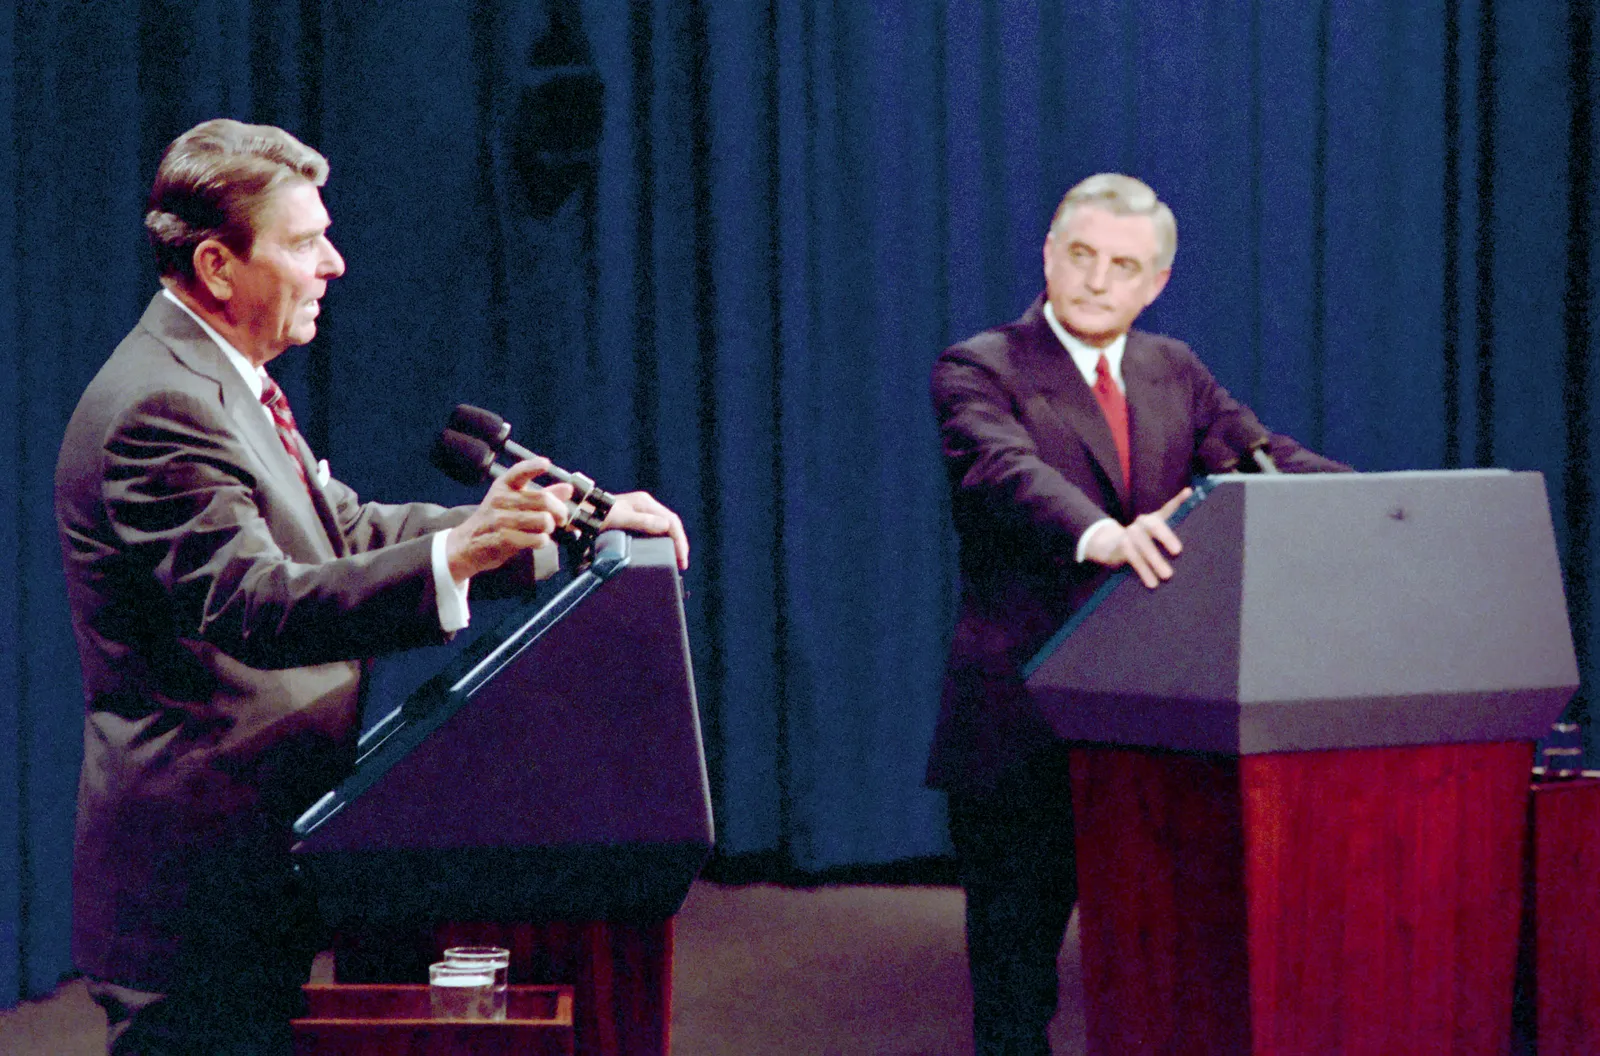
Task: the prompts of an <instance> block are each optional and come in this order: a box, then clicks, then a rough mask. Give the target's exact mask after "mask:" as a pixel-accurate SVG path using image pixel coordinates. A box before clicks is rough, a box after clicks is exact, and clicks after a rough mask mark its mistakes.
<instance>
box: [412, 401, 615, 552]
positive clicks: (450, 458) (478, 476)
mask: <svg viewBox="0 0 1600 1056" xmlns="http://www.w3.org/2000/svg"><path fill="white" fill-rule="evenodd" d="M428 461H430V462H432V463H433V464H434V465H435V466H436V467H438V468H439V469H440V470H441V471H442V472H443V473H444V475H445V476H447V477H449V478H450V479H451V480H453V481H455V482H456V483H457V484H465V485H467V486H469V487H472V486H475V485H479V484H483V483H485V482H487V481H490V480H494V479H496V478H498V477H503V476H505V474H506V467H505V466H502V465H501V464H500V463H498V462H496V461H495V450H494V448H492V447H490V446H489V445H488V444H486V443H484V442H483V441H482V440H480V439H478V438H477V437H475V436H468V435H466V434H465V433H460V432H457V431H456V430H454V429H450V428H446V429H444V430H443V431H442V432H440V433H439V436H438V437H437V438H436V439H435V440H434V442H433V450H431V451H429V452H428ZM551 468H552V470H553V469H554V468H555V467H551ZM560 472H561V473H562V474H564V476H557V474H556V473H554V472H552V473H550V474H549V475H550V476H555V477H557V479H558V480H561V481H562V483H566V482H567V480H568V479H570V477H571V476H573V475H574V474H568V473H567V472H566V470H561V471H560ZM585 479H587V478H585ZM591 486H592V483H591ZM574 498H576V493H575V494H574ZM608 498H609V496H608ZM607 508H608V509H609V506H608V507H607ZM597 514H598V516H597ZM604 520H605V513H604V512H603V511H597V510H588V509H584V508H583V507H581V506H579V505H578V504H577V503H575V502H568V503H567V524H566V527H567V528H569V529H571V530H572V532H573V533H574V534H576V535H577V536H578V537H579V538H581V539H584V540H593V539H594V538H595V536H597V535H599V534H600V524H601V522H602V521H604Z"/></svg>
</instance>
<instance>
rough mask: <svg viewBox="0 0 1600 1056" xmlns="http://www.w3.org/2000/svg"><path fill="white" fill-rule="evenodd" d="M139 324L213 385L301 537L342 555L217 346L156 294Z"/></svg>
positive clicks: (313, 490) (268, 486) (251, 397)
mask: <svg viewBox="0 0 1600 1056" xmlns="http://www.w3.org/2000/svg"><path fill="white" fill-rule="evenodd" d="M142 321H143V322H144V324H145V325H146V328H147V329H149V330H150V332H151V333H153V334H155V335H156V336H157V337H159V338H160V339H161V341H162V342H163V343H164V344H165V345H166V346H167V347H168V348H170V349H171V350H172V354H173V356H174V357H176V358H177V360H178V361H179V362H180V363H182V364H183V365H184V366H185V367H186V368H188V369H189V370H192V371H194V372H195V373H196V374H199V375H200V376H202V377H205V378H210V379H211V380H212V381H215V382H216V383H217V386H218V389H219V391H220V394H221V399H222V410H223V413H224V414H226V415H227V416H228V421H229V422H230V423H231V424H232V426H233V428H234V431H235V432H236V433H237V434H238V435H239V437H240V438H241V439H242V440H243V441H244V446H245V447H246V448H247V449H248V450H249V451H250V453H251V454H252V455H254V456H255V460H256V462H257V463H259V464H260V465H261V466H262V467H263V468H264V469H265V470H266V472H265V474H264V477H265V479H264V480H263V481H262V485H263V487H264V488H266V490H268V491H270V492H271V493H272V494H273V496H274V499H275V501H277V502H279V503H282V504H285V505H287V506H288V507H289V508H290V509H291V510H292V511H293V512H294V514H295V519H296V520H297V521H299V522H300V527H301V533H300V534H301V535H303V536H305V537H306V538H308V539H313V540H315V539H317V538H318V537H319V536H320V537H321V539H322V541H323V542H324V543H327V544H328V545H329V546H330V547H331V548H332V550H333V551H335V552H337V553H342V550H341V548H340V546H339V543H338V542H335V541H334V540H335V539H336V538H337V533H336V532H335V531H330V530H329V527H328V526H329V524H330V523H335V522H334V521H333V516H332V511H331V510H329V511H328V512H327V514H326V516H324V513H323V509H325V508H326V507H327V505H328V503H327V499H326V498H323V497H321V496H320V494H319V495H318V497H319V498H321V502H320V506H321V507H322V508H319V504H318V503H317V502H316V501H315V500H314V499H313V497H312V494H313V493H320V491H321V489H320V488H317V487H316V485H315V484H312V486H311V488H310V490H309V492H308V489H307V488H306V486H305V485H303V484H302V483H301V482H300V474H299V473H297V472H295V468H294V463H293V462H292V461H291V460H290V457H289V452H288V451H286V450H284V447H283V444H282V443H280V442H279V440H278V432H277V430H276V429H274V428H273V427H272V423H271V421H270V420H269V419H268V417H267V415H266V414H265V413H263V411H262V408H261V401H260V400H258V399H256V398H255V396H254V394H253V393H251V391H250V389H249V387H248V386H247V385H246V384H245V381H244V379H243V378H241V377H240V376H239V372H238V371H237V370H235V369H234V368H233V366H232V365H231V364H230V363H228V362H227V360H226V359H224V358H223V353H222V350H221V349H220V348H218V347H217V344H216V342H215V341H213V340H211V338H210V337H208V336H207V335H206V333H205V331H203V330H201V329H200V327H199V326H198V325H197V324H196V323H195V321H194V320H193V319H191V318H189V315H188V313H187V312H185V311H183V309H181V308H179V307H177V306H176V305H174V304H173V303H172V302H170V301H168V300H167V298H166V297H165V296H164V295H162V294H159V293H158V294H156V297H155V300H153V301H152V302H151V304H150V307H149V308H148V309H147V310H146V311H145V316H144V319H143V320H142ZM303 460H304V456H302V461H303ZM306 473H307V479H312V480H314V479H315V478H314V469H312V468H310V467H308V468H307V470H306ZM340 542H342V540H340Z"/></svg>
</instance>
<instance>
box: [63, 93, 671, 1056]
mask: <svg viewBox="0 0 1600 1056" xmlns="http://www.w3.org/2000/svg"><path fill="white" fill-rule="evenodd" d="M327 171H328V167H327V162H326V160H325V159H323V157H322V156H321V155H320V154H318V153H317V152H316V151H314V150H312V149H310V148H309V147H307V146H305V145H304V144H302V143H300V142H299V141H298V140H296V139H295V138H294V137H292V136H290V135H289V134H288V133H286V132H283V131H282V130H280V129H277V128H271V127H268V126H259V125H244V124H240V123H238V122H235V121H227V120H217V121H208V122H205V123H204V124H201V125H199V126H196V127H195V128H193V129H191V130H190V131H188V132H186V133H185V134H184V135H182V136H180V137H179V138H178V139H177V140H175V141H174V142H173V143H172V145H171V146H170V147H168V149H167V152H166V154H165V155H164V157H163V159H162V162H161V165H160V168H159V171H158V173H157V176H156V179H155V183H154V186H153V188H152V190H151V194H150V202H149V211H148V213H147V215H146V217H145V226H146V228H147V230H148V233H149V237H150V240H151V242H152V244H153V246H154V247H155V251H156V257H157V262H158V266H159V269H160V272H161V283H162V286H163V289H162V290H161V291H160V292H159V293H157V294H156V296H155V297H154V298H153V299H152V300H151V302H150V305H149V307H148V308H147V309H146V311H145V313H144V316H143V318H141V319H140V321H139V323H138V325H137V326H135V327H134V329H133V331H132V332H131V333H130V334H129V335H128V336H127V338H125V339H124V340H123V341H122V343H121V344H120V345H118V346H117V349H116V351H115V352H113V353H112V355H111V358H110V359H109V360H108V361H107V362H106V364H105V366H104V367H103V368H102V369H101V370H100V372H99V374H98V375H96V377H95V379H94V380H93V381H92V382H91V383H90V384H89V387H88V389H87V390H86V391H85V393H84V395H83V397H82V399H81V400H80V402H79V404H78V408H77V410H76V412H75V413H74V414H73V417H72V421H71V423H70V424H69V425H68V427H67V433H66V437H65V440H64V441H63V443H62V448H61V456H60V461H59V464H58V466H57V472H56V515H57V523H58V526H59V530H60V536H61V546H62V556H63V561H64V564H65V570H66V580H67V592H68V599H69V602H70V605H71V609H72V618H73V629H74V632H75V634H76V637H77V642H78V650H79V654H80V658H81V661H82V666H83V682H84V698H85V705H86V718H85V724H84V762H83V771H82V775H81V778H80V783H79V794H78V820H77V832H76V840H75V848H74V870H73V890H74V906H73V909H74V921H73V958H74V962H75V964H76V965H77V967H78V968H79V969H80V970H81V971H83V972H84V973H85V975H86V976H87V977H88V980H89V984H90V990H91V993H92V994H93V995H94V997H95V999H96V1000H97V1001H98V1002H99V1003H100V1004H101V1005H102V1007H104V1008H105V1009H106V1012H107V1016H108V1019H109V1022H110V1036H109V1040H108V1047H109V1051H111V1052H113V1053H116V1054H118V1056H130V1054H134V1053H140V1054H153V1053H163V1054H166V1053H196V1054H199V1053H204V1054H205V1056H218V1054H232V1053H268V1052H270V1053H286V1052H288V1051H289V1048H290V1041H289V1034H288V1019H289V1018H290V1016H291V1015H292V1014H293V1012H294V1010H295V1008H296V1004H297V1001H298V997H299V986H300V984H301V983H303V982H304V981H305V979H306V976H307V971H308V968H309V964H310V957H311V955H312V953H313V952H314V951H315V950H316V949H317V948H318V947H317V945H316V938H317V936H316V935H315V928H314V923H313V917H312V915H311V913H310V912H309V907H308V903H307V901H306V898H305V893H304V892H302V891H301V890H299V889H298V888H297V886H296V883H295V880H294V877H293V875H292V870H291V863H290V859H289V845H290V838H291V836H290V824H291V822H292V821H293V819H294V818H295V817H296V816H298V814H299V813H300V812H301V811H303V810H304V809H305V808H306V807H307V806H309V805H310V804H311V802H313V801H314V800H315V799H316V797H317V796H318V795H320V794H321V793H322V792H324V791H326V790H327V789H328V788H329V787H331V786H332V785H333V784H334V783H336V782H337V781H338V780H339V779H340V778H341V777H342V775H343V774H344V773H345V772H346V770H347V769H348V767H349V765H350V763H351V761H352V758H353V750H354V744H355V738H356V735H357V733H358V729H357V727H358V723H359V718H360V716H359V707H358V693H359V687H360V683H361V678H362V673H363V669H362V660H363V658H366V657H370V656H372V655H374V654H377V653H381V652H388V651H393V650H398V649H403V648H408V647H413V646H419V645H425V644H430V643H437V642H443V641H446V640H448V639H449V638H450V636H451V635H452V634H453V632H455V631H457V630H459V629H461V628H462V627H464V626H465V625H466V623H467V619H468V616H469V613H468V610H467V594H468V586H469V584H472V585H473V586H476V587H477V588H478V591H479V593H480V594H481V593H482V592H483V591H484V590H494V589H497V588H498V589H508V588H509V587H512V586H515V585H524V584H526V583H527V582H528V581H529V580H530V579H531V578H532V577H533V576H534V575H535V574H536V572H538V571H545V572H548V571H549V570H550V569H552V568H553V567H554V553H555V550H554V548H553V547H552V546H551V545H550V543H551V539H552V536H553V534H554V533H556V532H557V531H558V530H559V529H560V528H561V527H562V526H563V524H564V523H565V522H566V521H567V519H568V516H569V514H568V508H567V500H568V499H570V497H571V489H570V488H569V487H568V486H566V485H559V484H558V485H552V486H551V487H548V488H543V489H541V488H539V487H537V486H536V485H534V483H533V482H534V481H535V480H536V479H537V478H538V477H539V476H540V474H541V472H542V471H543V470H544V469H545V467H546V466H547V465H548V463H546V462H545V461H544V460H542V459H531V460H528V461H525V462H522V463H519V464H518V465H517V466H515V467H513V468H512V469H511V470H510V471H509V472H508V473H506V475H505V476H503V477H502V478H500V479H499V480H498V481H496V482H495V483H494V484H493V486H491V487H490V488H489V490H488V493H487V494H486V495H485V497H484V499H483V501H482V502H481V503H480V504H479V505H478V506H476V507H475V508H473V507H468V508H462V509H456V510H450V509H445V508H443V507H440V506H434V505H429V504H424V503H413V504H409V505H399V506H390V505H382V504H378V503H361V502H360V501H359V500H358V499H357V497H356V495H355V493H354V492H352V491H351V489H350V488H348V487H346V486H345V485H344V484H342V483H340V482H339V481H337V480H334V479H332V478H331V477H330V476H329V475H328V473H327V468H326V463H319V462H317V461H316V460H315V458H314V456H313V455H312V453H311V452H310V450H309V448H307V447H306V445H305V441H304V440H303V439H302V438H301V437H300V434H299V432H298V430H297V429H296V428H295V425H294V419H293V415H292V414H291V413H290V411H289V409H288V406H287V402H286V401H284V400H283V398H282V392H281V390H279V389H278V387H277V385H276V384H275V383H274V382H273V381H272V380H271V378H270V377H269V376H268V375H267V374H266V372H265V370H264V369H263V368H264V366H265V365H266V364H267V363H268V362H270V361H271V360H272V359H273V358H275V357H276V356H278V355H280V354H281V353H283V352H284V351H285V350H286V349H288V348H289V347H290V346H293V345H301V344H305V343H306V342H308V341H310V340H311V339H312V337H313V336H315V334H316V326H317V323H316V320H317V315H318V312H319V304H318V302H319V300H320V298H321V296H322V294H323V292H324V291H325V290H326V288H327V283H328V280H329V279H332V278H336V277H337V276H339V275H340V274H342V273H343V271H344V261H343V260H342V259H341V258H340V256H339V254H338V252H337V251H336V250H335V249H334V247H333V245H332V243H331V242H329V240H328V236H327V229H328V224H329V219H328V214H327V211H326V210H325V209H324V207H323V204H322V200H321V195H320V192H319V190H318V188H319V187H321V186H322V184H323V182H324V181H325V179H326V177H327ZM607 525H608V527H617V528H625V529H630V530H633V531H639V532H645V533H650V534H664V535H670V536H671V537H672V538H673V540H674V542H675V543H676V546H677V550H678V555H679V561H680V563H685V564H686V563H687V560H688V544H687V541H686V539H685V537H684V533H683V527H682V524H681V523H680V522H679V520H678V518H677V516H676V515H674V514H673V513H672V512H671V511H670V510H668V509H667V508H666V507H664V506H662V505H661V504H660V503H658V502H656V501H655V500H654V499H652V498H651V497H650V496H649V495H647V494H645V493H643V492H635V493H632V494H630V495H627V496H623V497H622V498H621V501H619V502H618V503H617V505H616V507H615V508H614V509H613V510H612V512H611V514H610V516H609V518H608V522H607Z"/></svg>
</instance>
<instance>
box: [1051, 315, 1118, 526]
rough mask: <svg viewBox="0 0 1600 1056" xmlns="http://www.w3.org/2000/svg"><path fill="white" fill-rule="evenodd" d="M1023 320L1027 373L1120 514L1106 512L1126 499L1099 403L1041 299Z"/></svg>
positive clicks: (1108, 431) (1110, 437)
mask: <svg viewBox="0 0 1600 1056" xmlns="http://www.w3.org/2000/svg"><path fill="white" fill-rule="evenodd" d="M1023 322H1024V324H1025V325H1028V326H1029V332H1030V336H1031V340H1030V342H1029V354H1030V356H1032V357H1033V359H1034V363H1033V364H1031V365H1030V370H1029V373H1031V374H1032V375H1033V377H1034V379H1035V381H1036V382H1037V384H1038V386H1039V391H1040V392H1041V393H1042V394H1044V396H1045V397H1046V398H1047V399H1048V401H1049V403H1050V406H1051V408H1053V409H1054V410H1055V412H1056V414H1058V415H1059V416H1060V417H1061V420H1062V422H1063V423H1064V424H1065V425H1066V427H1067V432H1068V434H1069V435H1070V436H1074V437H1077V438H1078V441H1079V442H1080V443H1081V444H1083V446H1084V449H1085V450H1086V451H1087V452H1088V453H1089V457H1090V458H1091V459H1093V460H1094V463H1095V467H1096V469H1097V470H1098V471H1099V475H1100V476H1101V477H1102V478H1103V479H1102V484H1103V486H1104V488H1105V490H1106V492H1107V494H1109V495H1113V496H1115V498H1116V501H1117V503H1118V504H1119V505H1120V506H1121V507H1122V509H1121V510H1107V511H1106V512H1107V513H1110V514H1112V515H1114V516H1115V515H1117V514H1118V513H1124V512H1126V511H1127V509H1128V503H1129V495H1128V491H1127V489H1126V488H1125V487H1124V486H1123V483H1122V462H1121V460H1120V459H1118V458H1117V442H1116V440H1115V439H1113V438H1112V436H1111V426H1110V425H1109V424H1107V422H1106V416H1105V412H1104V411H1102V410H1101V409H1100V401H1099V400H1098V399H1096V398H1095V394H1094V390H1093V389H1091V388H1089V385H1088V383H1087V382H1085V381H1084V380H1083V375H1082V374H1080V373H1079V372H1078V365H1077V364H1076V363H1074V362H1073V361H1072V356H1071V354H1070V353H1068V352H1067V350H1066V349H1065V348H1063V347H1062V346H1061V341H1060V340H1059V339H1058V338H1057V337H1056V335H1055V332H1054V331H1053V330H1051V329H1050V323H1049V322H1048V321H1047V320H1046V319H1045V317H1044V298H1043V297H1041V298H1040V299H1039V300H1037V301H1035V302H1034V304H1033V307H1032V308H1030V309H1029V310H1028V313H1027V314H1026V315H1025V316H1023ZM1134 463H1135V470H1134V475H1135V476H1137V475H1138V469H1137V464H1138V459H1137V457H1135V459H1134Z"/></svg>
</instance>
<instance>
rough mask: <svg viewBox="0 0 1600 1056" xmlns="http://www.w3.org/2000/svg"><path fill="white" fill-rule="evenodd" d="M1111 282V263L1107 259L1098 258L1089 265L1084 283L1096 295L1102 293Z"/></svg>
mask: <svg viewBox="0 0 1600 1056" xmlns="http://www.w3.org/2000/svg"><path fill="white" fill-rule="evenodd" d="M1110 280H1111V262H1110V261H1108V260H1107V259H1106V258H1105V257H1096V258H1094V260H1093V261H1092V262H1091V263H1090V264H1089V270H1088V273H1087V274H1085V275H1084V279H1083V281H1084V283H1085V284H1086V285H1087V286H1088V287H1089V289H1091V290H1094V291H1095V292H1096V293H1099V292H1102V291H1103V290H1105V288H1106V284H1107V283H1108V282H1110Z"/></svg>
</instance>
